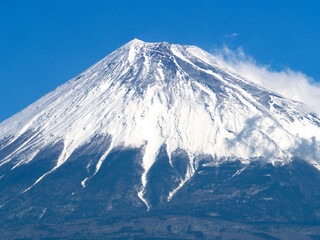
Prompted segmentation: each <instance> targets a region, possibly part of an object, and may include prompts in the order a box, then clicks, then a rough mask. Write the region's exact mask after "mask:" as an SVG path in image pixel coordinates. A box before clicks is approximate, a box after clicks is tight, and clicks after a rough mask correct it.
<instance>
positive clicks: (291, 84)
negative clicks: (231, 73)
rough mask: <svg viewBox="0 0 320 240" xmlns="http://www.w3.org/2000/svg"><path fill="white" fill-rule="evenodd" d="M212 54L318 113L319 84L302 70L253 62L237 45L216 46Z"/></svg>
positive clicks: (250, 78) (241, 72) (264, 85)
mask: <svg viewBox="0 0 320 240" xmlns="http://www.w3.org/2000/svg"><path fill="white" fill-rule="evenodd" d="M215 55H216V56H217V57H218V58H219V59H220V60H221V61H223V62H225V63H226V64H227V65H229V66H230V67H231V68H232V69H233V70H235V71H236V72H237V73H238V74H240V75H242V76H244V77H246V78H247V79H249V80H251V81H253V82H255V83H257V84H259V85H261V86H263V87H265V88H267V89H270V90H272V91H274V92H277V93H279V94H281V95H282V96H284V97H286V98H289V99H293V100H296V101H300V102H303V103H305V104H306V105H307V106H308V107H309V110H310V111H314V112H316V113H318V114H320V84H319V83H317V82H315V81H314V80H313V79H312V78H311V77H308V76H307V75H306V74H304V73H302V72H299V71H294V70H292V69H290V68H285V69H283V70H281V71H276V70H274V69H272V67H271V66H270V65H260V64H257V62H256V60H255V59H254V58H253V57H252V56H249V55H247V54H245V53H244V51H243V49H242V48H241V47H239V48H238V49H237V50H236V51H232V50H230V49H229V48H228V47H224V48H222V49H219V50H216V51H215Z"/></svg>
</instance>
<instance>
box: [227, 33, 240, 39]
mask: <svg viewBox="0 0 320 240" xmlns="http://www.w3.org/2000/svg"><path fill="white" fill-rule="evenodd" d="M238 35H239V33H231V34H226V35H224V36H225V37H227V38H231V37H236V36H238Z"/></svg>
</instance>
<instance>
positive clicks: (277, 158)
mask: <svg viewBox="0 0 320 240" xmlns="http://www.w3.org/2000/svg"><path fill="white" fill-rule="evenodd" d="M305 109H306V108H305V107H304V105H303V104H302V103H299V102H296V101H293V100H290V99H286V98H284V97H282V96H280V95H278V94H277V93H275V92H272V91H269V90H267V89H265V88H263V87H261V86H258V85H256V84H254V83H253V82H251V81H250V80H248V79H245V78H243V77H241V76H239V75H238V74H237V73H235V72H232V70H231V68H230V67H229V66H227V65H225V64H223V63H222V62H219V60H218V58H216V57H215V56H213V55H211V54H209V53H207V52H206V51H204V50H202V49H200V48H198V47H195V46H182V45H177V44H168V43H164V42H162V43H146V42H143V41H140V40H137V39H134V40H132V41H130V42H129V43H127V44H126V45H124V46H122V47H121V48H119V49H117V50H116V51H114V52H113V53H111V54H110V55H108V56H107V57H105V58H104V59H102V60H101V61H100V62H98V63H96V64H95V65H93V66H92V67H90V68H89V69H87V70H86V71H84V72H83V73H81V74H80V75H78V76H76V77H75V78H73V79H71V80H70V81H68V82H67V83H65V84H64V85H62V86H60V87H58V88H57V89H55V90H54V91H52V92H50V93H49V94H47V95H45V96H44V97H42V98H41V99H39V100H38V101H37V102H35V103H33V104H32V105H30V106H29V107H27V108H26V109H24V110H23V111H21V112H19V113H18V114H16V115H14V116H13V117H11V118H9V119H7V120H5V121H4V122H2V123H1V124H0V184H1V181H3V184H5V185H6V186H3V188H2V190H3V192H2V193H3V194H4V195H3V197H2V198H1V199H0V205H1V208H4V207H5V206H6V205H7V204H10V203H11V202H13V201H15V199H16V198H21V197H22V196H25V195H26V196H27V195H28V194H29V195H30V194H31V193H29V192H30V191H31V190H34V188H37V187H38V188H40V186H38V185H39V184H41V183H42V184H45V182H46V181H49V179H50V178H55V177H56V176H57V174H59V171H62V169H66V166H68V164H74V165H73V166H76V167H74V168H70V169H69V170H68V171H65V173H64V174H66V175H70V176H73V175H74V176H75V175H77V174H79V176H78V177H77V178H76V180H75V179H73V180H72V181H74V182H73V183H72V184H74V185H75V186H77V188H79V191H81V192H82V193H83V194H85V192H86V191H88V192H90V191H92V190H90V187H89V185H88V184H90V182H92V183H93V182H95V181H97V180H95V179H98V178H99V177H98V176H99V174H104V173H103V171H118V170H121V171H123V169H125V168H128V169H127V170H128V171H125V173H127V174H128V176H131V174H133V173H134V174H135V175H134V176H135V177H134V179H135V180H134V184H133V183H132V182H130V184H131V183H132V184H133V187H132V188H131V189H130V194H129V195H130V197H132V198H134V199H135V200H134V202H135V203H134V204H133V205H135V206H138V207H139V208H143V209H145V210H150V209H152V207H153V206H157V204H158V203H159V202H161V203H165V202H170V201H171V200H172V201H174V196H175V195H176V194H178V193H179V192H180V191H181V194H182V193H183V191H184V188H186V186H185V184H187V183H188V182H191V181H192V179H193V178H195V177H196V176H197V174H201V171H203V170H201V171H200V169H202V168H203V167H221V166H225V164H229V163H232V162H233V163H237V164H238V162H239V161H240V163H239V164H240V165H239V168H235V172H234V173H233V174H232V177H234V176H237V175H240V174H241V173H242V171H244V170H245V169H246V168H247V167H248V166H249V165H250V164H254V163H255V162H256V161H258V160H263V162H265V163H266V164H271V165H272V166H283V165H286V164H290V163H291V162H292V160H293V159H294V158H299V159H303V160H304V161H305V162H306V163H307V164H311V166H314V167H316V168H318V169H320V119H319V117H318V116H317V115H316V114H314V113H310V112H308V111H307V110H305ZM135 149H139V151H137V152H135V153H134V154H133V153H130V154H129V155H130V156H135V157H133V158H132V157H126V158H125V159H126V161H127V159H136V160H132V161H131V162H130V161H129V160H128V161H129V162H126V163H124V165H123V166H122V165H121V164H122V163H121V160H119V158H120V157H118V158H117V159H118V160H117V161H118V162H116V161H114V162H113V163H114V164H115V165H112V164H111V163H110V162H109V163H108V161H107V160H106V159H108V158H109V159H110V158H111V157H112V156H113V155H112V154H114V153H115V152H116V151H120V152H122V153H123V152H125V151H135ZM84 155H85V156H86V160H85V163H83V162H81V161H82V160H83V156H84ZM120 155H121V154H120ZM120 155H119V156H120ZM129 155H128V156H129ZM117 156H118V155H117ZM161 156H162V157H161ZM163 156H167V158H168V164H167V165H161V166H162V167H163V166H165V168H166V169H169V168H170V170H168V171H167V170H166V171H164V174H168V173H169V172H170V171H171V172H172V174H176V175H175V176H176V177H175V178H172V177H168V178H166V179H167V180H166V181H167V183H168V185H167V188H166V187H165V188H163V187H161V189H162V190H163V191H162V192H159V191H158V190H157V191H156V190H155V188H154V186H155V185H153V184H159V182H158V183H157V181H152V179H153V178H152V176H153V175H152V174H153V173H154V171H153V170H152V169H153V168H155V167H156V166H157V164H160V163H161V161H162V160H161V161H160V160H159V159H162V158H163ZM113 157H114V156H113ZM122 158H123V156H122V157H121V158H120V159H122ZM204 158H205V159H206V161H205V164H204V165H203V164H202V163H201V161H202V160H203V159H204ZM39 159H41V167H36V169H37V171H30V170H28V174H27V180H26V181H23V183H21V184H20V183H19V184H20V185H19V184H18V185H16V186H15V184H13V185H12V186H15V187H17V186H19V187H18V188H17V189H16V190H10V189H9V188H10V186H11V185H10V184H9V186H8V185H7V184H8V181H9V180H10V179H12V178H14V177H12V176H13V175H14V174H17V173H19V172H21V173H23V174H25V173H26V171H25V170H21V169H24V168H26V167H30V166H33V165H34V164H35V166H38V165H37V164H38V163H39V162H40V160H39ZM80 159H81V160H80ZM105 161H107V162H106V163H105ZM80 162H81V164H80ZM133 162H135V164H134V167H132V166H131V163H133ZM77 164H78V165H77ZM110 164H111V165H112V166H113V167H115V166H116V167H115V168H113V169H112V168H111V167H110ZM119 164H120V165H119ZM104 165H105V167H103V166H104ZM79 166H81V167H82V168H83V170H85V171H84V172H82V173H81V174H80V172H75V171H76V170H75V169H76V168H77V167H79ZM107 166H109V167H107ZM131 167H132V168H131ZM162 167H161V169H163V168H162ZM129 169H131V170H130V171H129ZM137 169H139V170H137ZM73 170H74V171H73ZM101 171H102V172H101ZM317 171H318V170H317ZM100 172H101V173H100ZM160 172H161V171H160V170H159V171H156V172H155V174H156V175H157V174H158V175H159V174H160ZM12 174H13V175H12ZM112 174H117V173H116V172H114V173H112ZM118 174H120V175H121V174H124V173H123V172H119V173H118ZM170 174H171V173H170ZM66 175H61V176H60V180H61V179H64V178H65V176H66ZM80 175H81V176H80ZM158 175H157V176H158ZM160 175H161V174H160ZM161 176H162V175H161ZM163 176H165V175H163ZM6 179H9V180H6ZM14 179H15V181H18V182H19V181H20V180H19V179H17V178H14ZM108 179H109V178H108ZM110 179H112V178H111V177H110ZM110 179H109V180H110ZM6 181H7V182H6ZM10 181H11V180H10ZM10 181H9V182H10ZM110 181H112V180H110ZM128 181H130V178H129V180H128ZM65 182H66V183H69V182H70V181H69V182H68V180H67V179H66V180H65ZM123 184H125V183H123ZM130 184H129V185H130ZM49 186H50V185H49ZM49 188H50V187H49ZM95 188H97V186H95ZM8 189H9V190H8ZM91 189H92V188H91ZM164 189H165V190H164ZM34 191H36V190H34ZM5 193H7V194H5ZM71 194H72V196H76V195H77V193H76V191H75V192H72V193H71ZM110 194H111V196H112V192H111V193H110ZM129 195H128V196H129ZM30 196H31V195H30ZM126 196H127V195H126ZM134 196H136V197H134ZM177 198H178V196H177ZM155 199H157V200H155ZM111 205H112V204H111ZM111 205H110V206H109V205H108V206H109V207H110V209H114V208H116V207H115V206H114V205H112V206H111ZM15 206H16V205H15ZM143 206H144V207H143ZM16 207H17V206H16ZM44 209H45V210H44ZM72 209H73V208H72ZM46 211H48V210H47V207H43V208H42V209H41V211H40V213H39V218H42V216H43V215H45V213H46ZM67 212H75V211H74V209H73V210H70V209H69V210H68V211H67ZM19 214H22V213H21V212H20V213H19ZM41 215H42V216H41ZM40 216H41V217H40Z"/></svg>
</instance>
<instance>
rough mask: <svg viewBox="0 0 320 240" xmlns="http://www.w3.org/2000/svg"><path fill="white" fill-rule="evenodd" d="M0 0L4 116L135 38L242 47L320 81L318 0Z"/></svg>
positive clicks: (277, 67) (0, 106) (267, 61)
mask: <svg viewBox="0 0 320 240" xmlns="http://www.w3.org/2000/svg"><path fill="white" fill-rule="evenodd" d="M0 3H1V5H0V34H1V35H0V54H1V58H0V66H1V69H0V70H1V71H0V81H1V85H0V102H1V104H0V121H2V120H4V119H6V118H8V117H10V116H12V115H13V114H14V113H17V112H18V111H20V110H22V109H23V108H24V107H26V106H28V105H29V104H31V103H32V102H34V101H35V100H37V99H38V98H40V97H41V96H43V95H44V94H46V93H48V92H49V91H51V90H53V89H54V88H56V87H57V86H59V85H61V84H63V83H64V82H66V81H67V80H69V79H70V78H72V77H74V76H75V75H77V74H79V73H80V72H82V71H83V70H85V69H86V68H88V67H89V66H90V65H92V64H94V63H95V62H97V61H98V60H100V59H101V58H103V57H104V56H106V55H107V54H109V53H110V52H112V51H113V50H115V49H117V48H118V47H120V46H121V45H123V44H125V43H126V42H128V41H130V40H131V39H133V38H138V39H141V40H143V41H152V42H154V41H167V42H170V43H179V44H191V45H197V46H199V47H201V48H203V49H205V50H207V51H209V52H212V51H213V50H214V49H217V48H218V49H219V48H222V47H223V46H224V45H226V46H228V47H229V48H230V49H232V50H235V49H237V48H238V47H240V46H241V47H242V49H244V51H245V53H247V54H248V55H250V56H253V57H254V58H255V60H256V62H257V63H258V64H271V67H272V69H274V70H281V69H284V68H290V69H294V70H296V71H301V72H302V73H305V74H306V75H308V76H310V77H312V78H313V79H314V80H315V81H318V80H320V67H319V63H320V44H319V43H320V14H319V12H320V3H319V1H295V0H291V1H281V0H278V1H272V0H268V1H262V0H261V1H253V0H252V1H245V0H243V1H241V0H239V1H228V0H224V1H222V0H220V1H214V0H211V1H201V0H198V1H188V0H184V1H178V0H177V1H174V0H171V1H166V0H164V1H95V0H90V1H80V0H78V1H68V0H64V1H59V0H55V1H32V0H29V1H27V0H26V1H18V0H17V1H3V0H1V1H0Z"/></svg>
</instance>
